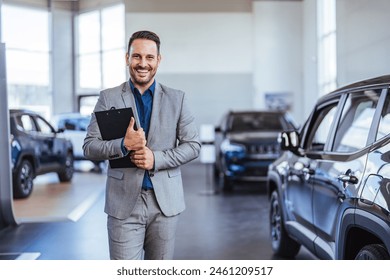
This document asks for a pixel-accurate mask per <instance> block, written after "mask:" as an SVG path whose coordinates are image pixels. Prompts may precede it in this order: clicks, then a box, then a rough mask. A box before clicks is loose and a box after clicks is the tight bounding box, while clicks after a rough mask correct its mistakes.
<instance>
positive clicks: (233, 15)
mask: <svg viewBox="0 0 390 280" xmlns="http://www.w3.org/2000/svg"><path fill="white" fill-rule="evenodd" d="M126 10H129V8H128V7H127V8H126ZM143 29H148V30H152V31H154V32H156V33H157V34H158V35H159V36H160V39H161V53H162V62H161V64H160V68H159V72H158V74H157V80H158V81H159V82H161V83H164V84H166V85H167V86H170V87H173V88H178V89H181V90H184V91H185V92H186V93H187V95H188V98H189V100H190V102H191V108H192V111H193V113H194V115H195V117H196V120H197V122H198V124H203V123H211V124H217V123H218V122H219V120H220V119H221V117H222V115H223V114H224V113H225V112H226V111H227V110H229V109H247V108H253V96H254V95H253V94H254V90H253V84H252V71H253V39H252V34H253V31H252V14H251V13H249V12H213V13H211V12H188V11H187V12H185V13H181V12H179V13H176V12H149V13H140V12H137V13H135V12H134V13H133V12H127V13H126V38H129V37H130V36H131V34H132V33H133V32H135V31H138V30H143Z"/></svg>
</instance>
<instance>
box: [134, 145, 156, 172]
mask: <svg viewBox="0 0 390 280" xmlns="http://www.w3.org/2000/svg"><path fill="white" fill-rule="evenodd" d="M130 158H131V161H132V162H133V163H134V164H135V165H136V166H137V167H138V168H142V169H145V170H151V169H153V166H154V155H153V152H152V151H151V150H150V149H149V148H148V147H146V146H144V147H143V148H141V149H139V150H135V151H133V152H131V153H130Z"/></svg>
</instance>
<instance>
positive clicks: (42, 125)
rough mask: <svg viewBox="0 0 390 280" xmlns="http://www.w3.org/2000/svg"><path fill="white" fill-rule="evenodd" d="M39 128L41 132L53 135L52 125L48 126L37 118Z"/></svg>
mask: <svg viewBox="0 0 390 280" xmlns="http://www.w3.org/2000/svg"><path fill="white" fill-rule="evenodd" d="M36 120H37V123H38V126H39V131H40V132H41V133H43V134H51V133H53V130H52V129H51V127H50V125H48V124H47V122H45V121H44V120H43V119H41V118H36Z"/></svg>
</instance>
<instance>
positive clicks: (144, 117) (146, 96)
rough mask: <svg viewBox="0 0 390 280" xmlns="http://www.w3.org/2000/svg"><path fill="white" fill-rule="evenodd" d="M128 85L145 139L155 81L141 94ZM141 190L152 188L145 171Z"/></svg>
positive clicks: (131, 83)
mask: <svg viewBox="0 0 390 280" xmlns="http://www.w3.org/2000/svg"><path fill="white" fill-rule="evenodd" d="M129 84H130V88H131V91H132V92H133V94H134V98H135V103H136V105H137V113H138V118H139V122H140V125H141V127H142V128H143V129H144V132H145V137H146V139H147V138H148V133H149V127H150V118H151V116H152V106H153V94H154V89H155V87H156V81H154V82H153V84H152V85H151V86H150V87H149V88H148V89H147V90H146V91H145V92H144V93H143V94H141V93H140V92H139V90H138V89H137V88H136V87H135V86H134V84H133V82H132V81H131V80H129ZM142 188H143V189H152V188H153V184H152V180H151V179H150V176H149V172H148V171H147V170H145V175H144V179H143V182H142Z"/></svg>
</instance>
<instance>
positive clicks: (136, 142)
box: [123, 117, 146, 151]
mask: <svg viewBox="0 0 390 280" xmlns="http://www.w3.org/2000/svg"><path fill="white" fill-rule="evenodd" d="M134 123H135V120H134V118H133V117H131V119H130V123H129V126H128V127H127V130H126V135H125V138H124V141H123V144H124V145H125V148H126V149H127V150H128V151H134V150H139V149H141V148H143V147H145V145H146V139H145V132H144V130H143V129H142V127H140V128H138V129H137V130H134Z"/></svg>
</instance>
